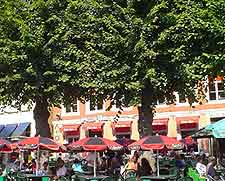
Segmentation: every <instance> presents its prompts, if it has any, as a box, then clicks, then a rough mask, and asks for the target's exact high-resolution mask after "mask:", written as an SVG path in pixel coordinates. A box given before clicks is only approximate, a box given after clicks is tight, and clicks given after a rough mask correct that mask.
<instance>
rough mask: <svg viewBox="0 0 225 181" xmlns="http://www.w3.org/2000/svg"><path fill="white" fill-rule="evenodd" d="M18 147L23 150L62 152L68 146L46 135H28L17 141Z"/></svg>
mask: <svg viewBox="0 0 225 181" xmlns="http://www.w3.org/2000/svg"><path fill="white" fill-rule="evenodd" d="M14 145H16V146H17V147H18V148H20V149H22V150H38V149H41V150H50V151H57V152H62V151H65V150H66V147H65V146H64V145H62V144H59V143H57V142H55V141H54V140H52V139H50V138H46V137H40V136H37V137H28V138H25V139H23V140H20V141H18V142H16V143H15V144H14Z"/></svg>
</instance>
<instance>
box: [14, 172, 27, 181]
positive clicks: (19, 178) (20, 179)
mask: <svg viewBox="0 0 225 181" xmlns="http://www.w3.org/2000/svg"><path fill="white" fill-rule="evenodd" d="M15 180H16V181H27V180H28V179H27V177H26V175H25V174H23V173H21V172H17V173H16V177H15Z"/></svg>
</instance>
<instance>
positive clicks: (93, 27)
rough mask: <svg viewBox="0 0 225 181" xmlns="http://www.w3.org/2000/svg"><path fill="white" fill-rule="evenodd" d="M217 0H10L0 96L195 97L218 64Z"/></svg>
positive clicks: (128, 100)
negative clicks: (147, 91)
mask: <svg viewBox="0 0 225 181" xmlns="http://www.w3.org/2000/svg"><path fill="white" fill-rule="evenodd" d="M224 10H225V2H224V1H223V0H218V1H213V0H198V1H194V0H189V1H182V0H167V1H166V0H157V1H156V0H151V1H148V0H130V1H126V0H120V1H116V0H104V1H103V0H68V1H66V0H64V1H59V0H48V1H44V0H36V1H21V0H13V1H12V0H8V1H3V0H2V3H1V5H0V12H1V16H0V62H1V64H3V65H5V66H6V67H8V71H7V73H6V72H5V71H4V72H2V73H0V87H1V88H0V95H1V96H0V102H1V103H2V104H11V103H12V102H14V103H15V104H16V105H21V104H23V103H27V102H28V101H29V100H32V101H34V102H35V99H36V97H37V96H40V95H41V96H45V97H47V98H48V101H49V103H58V102H62V101H63V100H65V99H66V100H65V101H67V99H70V98H74V97H78V98H81V97H82V98H86V99H89V98H90V95H91V94H96V95H100V97H101V98H102V97H103V98H104V99H114V100H117V101H118V102H121V104H126V105H128V104H139V103H140V102H141V101H140V100H141V99H140V97H141V96H142V92H143V89H144V88H145V86H146V83H148V84H151V87H152V89H151V94H152V96H153V100H150V102H149V105H152V104H154V102H155V101H154V100H157V99H159V98H160V99H162V98H164V97H165V98H166V100H167V102H168V103H172V102H173V101H174V96H173V92H174V91H177V92H179V93H180V94H184V95H186V96H188V97H189V100H190V102H193V101H195V94H194V93H195V91H194V90H195V89H196V86H197V81H198V80H202V79H204V78H205V77H206V76H207V75H209V74H218V70H219V67H220V66H222V67H224V63H223V61H224V42H225V41H224V16H223V13H224Z"/></svg>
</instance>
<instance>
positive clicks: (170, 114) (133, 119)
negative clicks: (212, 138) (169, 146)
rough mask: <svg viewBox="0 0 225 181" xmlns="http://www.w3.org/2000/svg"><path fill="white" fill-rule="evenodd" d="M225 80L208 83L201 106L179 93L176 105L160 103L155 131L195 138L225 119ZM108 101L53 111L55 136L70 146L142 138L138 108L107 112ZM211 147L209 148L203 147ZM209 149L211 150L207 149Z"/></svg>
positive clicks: (179, 136) (154, 121)
mask: <svg viewBox="0 0 225 181" xmlns="http://www.w3.org/2000/svg"><path fill="white" fill-rule="evenodd" d="M222 89H223V86H222V82H221V80H216V81H214V82H213V83H210V84H209V83H208V85H207V91H206V99H207V102H206V103H204V104H202V105H199V104H198V103H194V104H193V105H192V106H190V105H189V104H188V102H187V101H186V99H183V98H181V97H179V95H178V94H176V93H175V97H176V100H177V101H176V102H175V103H174V104H173V105H166V104H163V103H159V104H158V105H157V106H156V113H155V115H154V120H153V125H152V126H153V132H154V133H158V134H163V135H168V136H171V137H177V138H182V137H185V136H187V135H191V134H192V133H193V132H195V131H197V130H199V129H200V128H202V127H204V126H206V125H208V124H210V123H211V122H215V121H217V120H220V119H222V118H224V117H225V96H224V93H223V92H224V90H222ZM108 106H109V103H108V102H104V103H103V102H101V103H99V102H98V103H97V104H96V103H92V102H91V100H90V101H88V102H86V103H85V104H83V103H81V102H79V101H77V102H75V103H72V104H70V105H66V106H62V108H61V109H59V108H54V110H53V113H54V114H53V121H52V123H53V136H54V139H55V140H57V141H59V142H61V143H70V142H72V141H75V140H78V139H80V138H83V137H86V136H94V135H97V136H102V137H105V138H109V139H113V140H115V139H117V138H121V137H127V138H131V139H134V140H138V139H139V133H138V119H139V115H138V109H137V107H129V108H124V109H123V111H122V112H121V114H120V115H119V116H117V115H118V111H119V109H118V108H116V106H113V107H112V108H111V110H110V111H106V109H107V107H108ZM202 147H203V148H204V147H208V145H202ZM206 149H207V148H206Z"/></svg>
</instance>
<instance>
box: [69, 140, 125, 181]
mask: <svg viewBox="0 0 225 181" xmlns="http://www.w3.org/2000/svg"><path fill="white" fill-rule="evenodd" d="M68 148H69V149H71V150H74V151H89V152H91V151H94V152H95V160H94V177H96V152H97V151H98V152H100V151H105V150H114V151H116V150H121V149H122V148H123V146H122V145H120V144H118V143H116V142H114V141H111V140H108V139H106V138H101V137H88V138H83V139H81V140H78V141H76V142H73V143H71V144H69V145H68Z"/></svg>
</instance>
